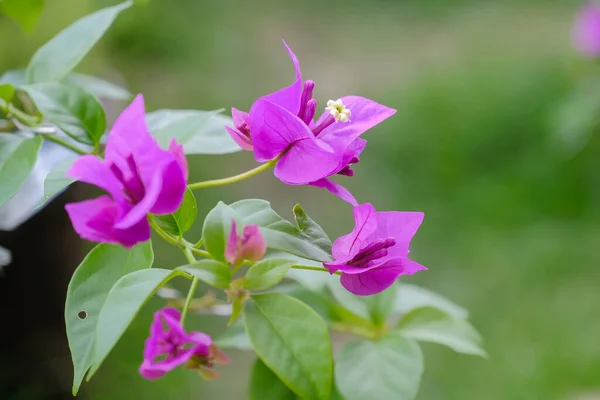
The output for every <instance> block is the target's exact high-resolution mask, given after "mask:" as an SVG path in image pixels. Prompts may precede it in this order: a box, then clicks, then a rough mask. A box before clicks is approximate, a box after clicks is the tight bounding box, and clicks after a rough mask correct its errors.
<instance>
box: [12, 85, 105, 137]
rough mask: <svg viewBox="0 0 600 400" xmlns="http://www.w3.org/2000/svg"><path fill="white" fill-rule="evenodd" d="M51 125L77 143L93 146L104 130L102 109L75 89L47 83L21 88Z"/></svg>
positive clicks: (87, 95) (78, 89)
mask: <svg viewBox="0 0 600 400" xmlns="http://www.w3.org/2000/svg"><path fill="white" fill-rule="evenodd" d="M22 89H23V90H25V91H26V92H27V94H29V96H31V99H32V100H33V102H34V103H35V105H36V106H37V108H38V109H39V110H40V112H41V113H42V115H43V116H44V118H46V119H47V120H48V121H50V122H52V123H53V124H54V125H56V126H57V127H58V128H60V129H61V130H62V131H63V132H65V133H66V134H67V135H69V136H71V137H72V138H73V139H75V140H77V141H78V142H81V143H85V144H90V145H96V144H97V143H98V142H99V141H100V138H101V137H102V135H103V134H104V130H105V129H106V116H105V115H104V109H103V108H102V105H101V104H100V102H99V101H98V99H96V98H95V97H94V96H93V95H92V94H90V93H88V92H86V91H85V90H83V89H81V88H78V87H77V86H70V85H67V84H64V83H58V82H49V83H39V84H36V85H28V86H24V87H23V88H22Z"/></svg>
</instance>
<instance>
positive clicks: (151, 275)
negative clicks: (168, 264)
mask: <svg viewBox="0 0 600 400" xmlns="http://www.w3.org/2000/svg"><path fill="white" fill-rule="evenodd" d="M182 275H183V273H182V272H181V271H178V270H168V269H160V268H152V269H144V270H140V271H134V272H132V273H130V274H127V275H125V276H123V277H122V278H121V279H119V280H118V281H117V283H115V285H114V286H113V287H112V289H111V290H110V292H109V293H108V297H106V301H105V303H104V306H103V307H102V310H101V311H100V316H99V317H98V324H97V326H96V346H95V347H94V363H93V364H92V367H91V368H90V371H89V373H88V375H87V378H86V379H87V380H90V378H91V377H92V375H94V373H96V371H97V370H98V368H99V367H100V365H101V364H102V362H103V361H104V360H105V359H106V357H107V356H108V354H109V353H110V351H111V350H112V349H113V347H114V346H115V345H116V344H117V342H118V341H119V339H120V338H121V336H123V333H125V331H126V330H127V328H128V327H129V325H130V324H131V322H132V321H133V319H134V318H135V316H136V315H137V314H138V312H139V311H140V309H141V308H142V306H143V305H144V304H146V302H147V301H148V300H149V299H150V297H152V295H153V294H154V293H155V292H156V291H157V290H158V289H159V288H160V287H161V286H162V285H164V284H165V283H167V282H168V281H170V280H171V279H173V278H175V277H177V276H182Z"/></svg>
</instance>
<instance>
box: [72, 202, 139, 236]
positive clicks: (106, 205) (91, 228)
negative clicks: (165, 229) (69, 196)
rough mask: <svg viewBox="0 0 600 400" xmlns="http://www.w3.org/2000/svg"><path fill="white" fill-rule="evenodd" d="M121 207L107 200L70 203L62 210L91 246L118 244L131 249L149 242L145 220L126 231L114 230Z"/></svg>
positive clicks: (121, 205) (76, 230)
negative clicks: (92, 244) (93, 243)
mask: <svg viewBox="0 0 600 400" xmlns="http://www.w3.org/2000/svg"><path fill="white" fill-rule="evenodd" d="M122 207H124V205H123V204H118V203H116V202H115V201H113V200H112V199H111V198H110V197H108V196H101V197H98V198H96V199H92V200H86V201H82V202H79V203H71V204H67V205H66V206H65V209H66V210H67V213H68V214H69V217H70V218H71V223H72V224H73V228H74V229H75V232H77V233H78V234H79V236H81V237H82V238H84V239H87V240H91V241H94V242H102V243H114V244H121V245H122V246H124V247H127V248H129V247H133V246H134V245H135V244H137V243H139V242H145V241H146V240H149V239H150V225H149V223H148V221H147V220H146V219H144V220H141V221H139V222H138V223H136V224H134V225H132V226H130V227H129V228H128V229H117V228H116V227H115V221H116V219H117V217H118V215H120V214H121V213H122V212H123V211H122Z"/></svg>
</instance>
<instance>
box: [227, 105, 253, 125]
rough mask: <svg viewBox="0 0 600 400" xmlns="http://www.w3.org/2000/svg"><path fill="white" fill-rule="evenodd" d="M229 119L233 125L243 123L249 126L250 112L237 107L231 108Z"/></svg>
mask: <svg viewBox="0 0 600 400" xmlns="http://www.w3.org/2000/svg"><path fill="white" fill-rule="evenodd" d="M231 119H232V121H233V126H241V125H243V124H246V125H248V126H250V114H248V113H247V112H244V111H240V110H238V109H237V108H233V107H232V108H231Z"/></svg>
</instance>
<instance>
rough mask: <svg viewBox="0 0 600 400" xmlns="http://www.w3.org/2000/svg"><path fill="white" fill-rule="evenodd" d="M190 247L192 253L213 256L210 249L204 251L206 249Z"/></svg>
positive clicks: (205, 256) (206, 256) (207, 256)
mask: <svg viewBox="0 0 600 400" xmlns="http://www.w3.org/2000/svg"><path fill="white" fill-rule="evenodd" d="M188 249H190V250H191V252H192V253H194V254H197V255H199V256H201V257H204V258H211V256H210V254H208V251H204V250H200V249H195V248H193V247H192V248H190V247H188Z"/></svg>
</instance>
